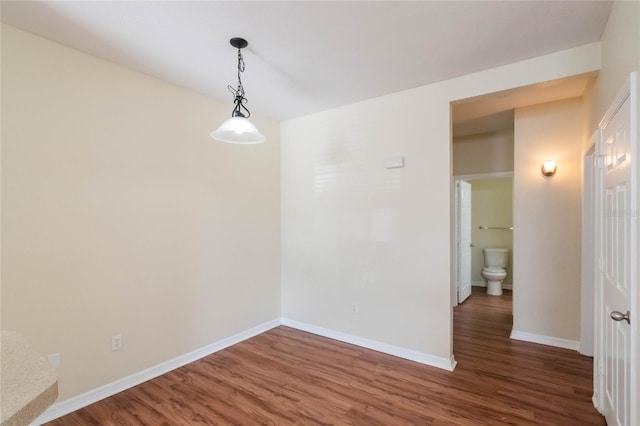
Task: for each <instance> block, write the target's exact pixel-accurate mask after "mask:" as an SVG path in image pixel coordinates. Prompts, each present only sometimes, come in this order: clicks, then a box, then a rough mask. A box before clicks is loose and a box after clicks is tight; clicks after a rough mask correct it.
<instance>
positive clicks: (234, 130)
mask: <svg viewBox="0 0 640 426" xmlns="http://www.w3.org/2000/svg"><path fill="white" fill-rule="evenodd" d="M211 137H212V138H214V139H217V140H219V141H220V142H227V143H237V144H253V143H261V142H264V141H265V140H267V138H266V137H265V136H264V135H263V134H262V133H260V131H258V129H257V128H256V126H254V124H253V123H252V122H251V121H249V119H248V118H246V117H231V118H228V119H226V120H225V121H224V122H223V123H222V124H221V125H220V127H218V128H217V129H216V130H214V131H213V132H211Z"/></svg>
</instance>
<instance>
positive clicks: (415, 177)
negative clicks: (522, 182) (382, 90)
mask: <svg viewBox="0 0 640 426" xmlns="http://www.w3.org/2000/svg"><path fill="white" fill-rule="evenodd" d="M599 66H600V57H599V44H597V43H596V44H591V45H586V46H582V47H580V48H576V49H571V50H569V51H564V52H558V53H554V54H552V55H547V56H545V57H540V58H534V59H531V60H527V61H523V62H518V63H515V64H511V65H507V66H504V67H499V68H495V69H491V70H488V71H484V72H480V73H476V74H471V75H468V76H464V77H460V78H456V79H453V80H448V81H445V82H441V83H437V84H433V85H429V86H424V87H420V88H417V89H413V90H408V91H405V92H401V93H397V94H393V95H389V96H384V97H381V98H376V99H372V100H369V101H366V102H361V103H357V104H353V105H348V106H345V107H342V108H337V109H333V110H329V111H325V112H322V113H318V114H313V115H309V116H306V117H302V118H298V119H294V120H289V121H285V122H283V123H282V125H281V140H282V146H281V150H282V154H281V168H282V172H281V173H282V174H281V176H282V178H281V179H282V180H281V182H282V313H283V316H284V317H287V318H290V319H292V320H296V321H300V322H304V323H308V324H312V325H315V326H318V327H323V328H327V329H332V330H335V331H338V332H341V333H347V334H351V335H355V336H360V337H364V338H367V339H370V340H375V341H378V342H382V343H386V344H390V345H395V346H399V347H402V348H407V349H411V350H413V351H418V352H420V353H426V354H429V355H433V356H436V357H441V358H442V359H448V358H449V357H450V355H451V354H452V310H451V306H452V301H453V297H452V296H453V290H454V286H453V285H452V280H451V277H452V276H454V275H452V274H451V272H452V265H451V262H450V259H451V244H450V241H451V238H452V230H451V220H450V217H451V216H450V215H451V212H452V208H451V207H452V204H451V203H452V196H451V194H452V190H451V188H452V185H451V182H452V174H453V173H452V167H451V163H450V161H451V132H450V126H451V124H450V123H451V120H450V103H451V102H452V101H454V100H458V99H464V98H469V97H472V96H478V95H482V94H486V93H491V92H496V91H500V90H506V89H510V88H513V87H519V86H526V85H529V84H535V83H538V82H542V81H546V80H553V79H555V78H561V77H564V76H569V75H575V74H581V73H585V72H591V71H594V70H597V69H598V68H599ZM407 110H410V111H412V114H413V115H414V116H415V117H420V119H419V120H407V119H406V116H405V114H404V113H403V111H407ZM398 122H402V123H403V125H402V126H398V125H397V123H398ZM396 155H403V156H405V160H406V161H405V164H406V166H405V167H404V168H402V169H392V170H387V169H384V168H383V167H382V162H383V160H384V159H385V158H388V157H390V156H396ZM536 161H537V160H536ZM352 302H358V303H359V304H360V312H359V313H353V312H352V311H351V303H352Z"/></svg>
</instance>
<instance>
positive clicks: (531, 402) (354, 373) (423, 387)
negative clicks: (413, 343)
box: [49, 288, 605, 426]
mask: <svg viewBox="0 0 640 426" xmlns="http://www.w3.org/2000/svg"><path fill="white" fill-rule="evenodd" d="M482 290H483V289H477V288H476V289H474V292H473V294H472V296H471V297H470V298H469V299H468V300H467V301H466V302H465V303H463V304H462V305H460V306H458V307H457V308H456V309H455V310H454V324H455V325H454V353H455V356H456V359H457V361H458V366H457V368H456V370H455V371H454V372H453V373H450V372H447V371H444V370H440V369H437V368H433V367H428V366H424V365H421V364H418V363H414V362H411V361H406V360H403V359H399V358H396V357H393V356H390V355H385V354H382V353H379V352H375V351H370V350H366V349H362V348H359V347H356V346H352V345H348V344H345V343H341V342H337V341H334V340H331V339H327V338H323V337H319V336H315V335H313V334H309V333H305V332H301V331H298V330H294V329H291V328H287V327H277V328H275V329H273V330H270V331H268V332H266V333H263V334H261V335H259V336H256V337H254V338H252V339H250V340H247V341H245V342H242V343H240V344H237V345H235V346H233V347H230V348H228V349H225V350H222V351H220V352H217V353H215V354H213V355H210V356H208V357H206V358H203V359H201V360H199V361H196V362H194V363H192V364H189V365H187V366H185V367H182V368H179V369H177V370H174V371H172V372H170V373H167V374H165V375H163V376H161V377H158V378H156V379H154V380H151V381H148V382H146V383H143V384H141V385H139V386H136V387H134V388H132V389H129V390H127V391H124V392H121V393H119V394H117V395H114V396H112V397H110V398H107V399H105V400H102V401H100V402H97V403H95V404H93V405H90V406H88V407H86V408H84V409H81V410H78V411H76V412H74V413H71V414H69V415H67V416H64V417H62V418H60V419H57V420H55V421H53V422H51V423H49V425H53V426H62V425H64V426H68V425H193V424H203V425H231V424H233V425H256V424H269V425H288V424H303V425H307V424H309V425H315V424H327V425H329V424H342V425H344V424H352V425H367V426H373V425H431V424H433V425H474V426H475V425H498V424H510V425H563V426H567V425H604V424H605V422H604V420H603V418H602V417H601V416H600V415H599V414H598V413H597V412H596V410H595V409H594V408H593V406H592V404H591V394H592V389H591V386H592V385H591V383H592V370H591V368H592V360H591V359H590V358H586V357H582V356H580V355H579V354H578V353H576V352H574V351H570V350H564V349H557V348H553V347H549V346H542V345H536V344H532V343H525V342H518V341H512V340H511V339H509V333H510V331H511V294H510V293H509V292H506V294H505V295H504V296H502V297H495V296H487V295H486V294H485V293H484V292H483V291H482Z"/></svg>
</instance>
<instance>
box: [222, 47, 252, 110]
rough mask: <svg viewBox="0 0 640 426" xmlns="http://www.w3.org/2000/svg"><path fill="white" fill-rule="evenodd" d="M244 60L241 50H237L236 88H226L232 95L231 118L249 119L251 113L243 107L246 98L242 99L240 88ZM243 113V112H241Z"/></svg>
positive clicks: (242, 91) (242, 92) (242, 89)
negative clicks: (233, 105)
mask: <svg viewBox="0 0 640 426" xmlns="http://www.w3.org/2000/svg"><path fill="white" fill-rule="evenodd" d="M244 68H245V65H244V58H243V57H242V48H238V87H237V89H234V88H233V87H232V86H231V85H229V86H227V87H228V89H229V91H230V92H231V93H233V96H234V98H235V99H234V101H233V102H234V103H235V104H236V106H235V107H234V108H233V112H232V114H231V116H232V117H246V118H249V117H251V111H249V109H248V108H247V107H246V106H245V104H246V103H247V98H245V97H244V87H243V86H242V73H243V72H244ZM243 111H244V112H243Z"/></svg>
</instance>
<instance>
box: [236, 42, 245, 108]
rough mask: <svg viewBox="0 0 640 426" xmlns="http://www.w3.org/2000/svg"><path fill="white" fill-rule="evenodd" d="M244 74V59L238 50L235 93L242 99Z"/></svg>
mask: <svg viewBox="0 0 640 426" xmlns="http://www.w3.org/2000/svg"><path fill="white" fill-rule="evenodd" d="M243 72H244V59H243V58H242V49H238V90H237V91H236V93H237V94H238V95H240V96H241V97H243V98H244V87H242V76H241V73H243Z"/></svg>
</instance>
